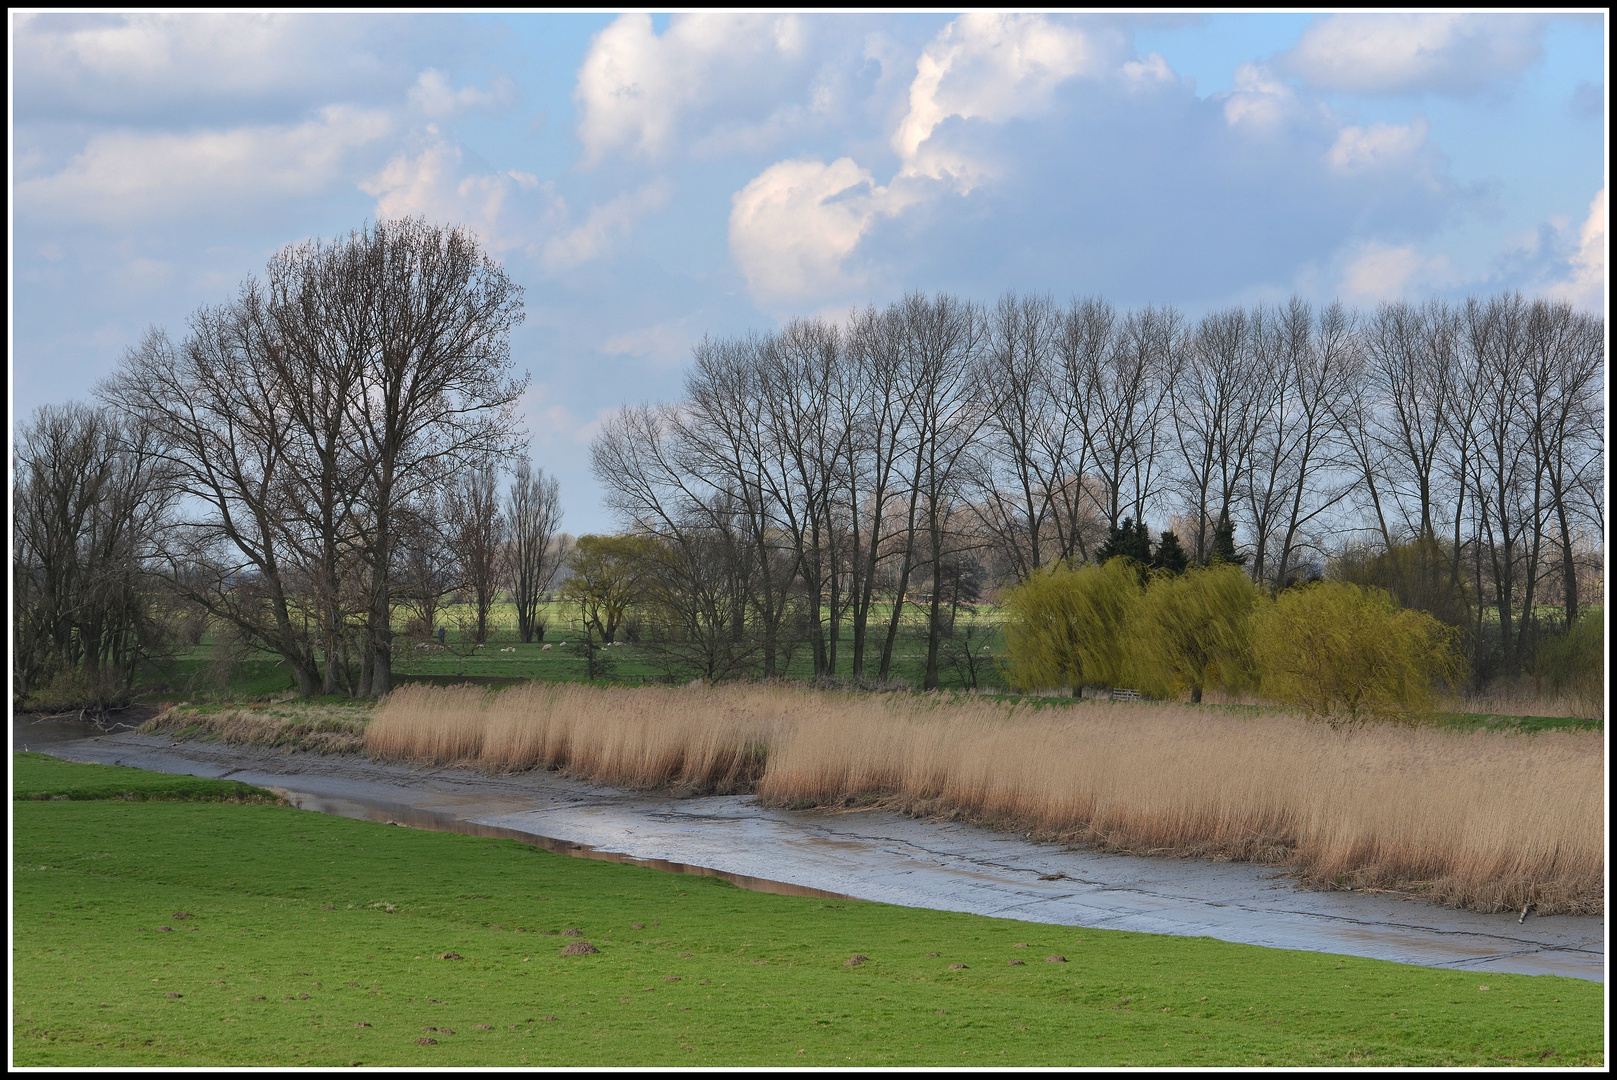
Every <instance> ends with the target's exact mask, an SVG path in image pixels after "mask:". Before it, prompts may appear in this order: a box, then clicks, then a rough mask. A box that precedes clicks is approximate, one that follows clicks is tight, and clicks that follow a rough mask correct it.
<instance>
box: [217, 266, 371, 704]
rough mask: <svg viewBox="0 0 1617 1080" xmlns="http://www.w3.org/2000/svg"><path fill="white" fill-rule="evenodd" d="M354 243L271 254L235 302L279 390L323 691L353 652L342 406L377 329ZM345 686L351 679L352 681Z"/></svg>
mask: <svg viewBox="0 0 1617 1080" xmlns="http://www.w3.org/2000/svg"><path fill="white" fill-rule="evenodd" d="M359 257H360V253H359V252H358V251H356V250H355V249H354V248H352V247H341V246H336V245H333V246H325V245H322V244H319V243H317V242H306V243H303V244H299V245H295V246H290V247H287V248H284V249H282V250H281V251H280V252H277V253H276V254H275V255H274V256H273V257H272V258H271V259H270V262H269V266H268V268H267V270H266V274H265V278H266V281H265V284H264V287H263V289H262V290H260V288H259V287H258V285H257V284H256V283H253V282H249V283H248V284H247V285H246V286H245V287H244V288H243V289H242V293H241V296H240V299H239V300H238V302H237V306H238V309H239V310H240V312H241V315H242V318H243V319H244V321H245V322H246V324H247V326H248V328H249V330H250V333H251V335H252V338H253V344H252V347H253V348H255V349H257V350H259V352H260V353H261V355H262V357H263V362H264V364H265V366H266V368H267V369H268V371H269V372H270V373H271V376H272V377H273V378H274V379H275V380H276V381H277V382H278V383H279V384H280V385H281V386H282V387H284V388H285V389H286V391H287V392H286V394H285V397H284V402H285V407H286V412H285V416H284V417H283V422H284V423H285V425H286V428H287V454H288V457H289V459H290V460H291V465H290V467H288V468H287V469H285V470H284V472H283V475H284V477H285V482H286V484H287V486H288V493H287V499H286V506H287V509H288V511H289V517H288V520H287V521H286V523H285V539H286V542H287V543H288V544H289V545H290V548H291V550H290V552H289V558H290V559H291V560H293V561H295V562H296V563H297V564H299V565H300V566H301V568H302V572H303V576H304V578H305V579H306V580H307V582H308V585H309V590H308V591H309V592H310V594H311V601H310V602H311V603H312V604H313V605H314V607H315V610H316V612H317V618H318V622H319V627H320V631H319V633H320V644H321V652H322V653H323V655H324V657H325V660H326V663H325V666H324V669H323V673H322V674H323V681H322V687H321V689H322V690H323V691H324V692H325V693H327V694H334V693H337V692H338V690H339V683H340V681H341V679H342V678H343V677H344V672H346V669H347V667H348V658H349V656H350V654H351V653H355V652H356V651H357V650H355V649H354V648H353V646H354V642H353V640H352V638H353V632H352V631H353V627H352V615H353V614H354V612H352V611H351V610H349V609H347V608H346V607H345V606H344V599H345V598H347V599H349V600H352V599H354V598H355V597H356V595H357V592H358V590H356V589H354V588H353V582H352V581H351V580H349V579H350V577H351V575H352V572H353V569H354V562H355V554H356V548H355V545H356V540H357V537H358V533H359V530H360V527H361V522H360V520H359V501H360V498H361V488H362V486H363V484H364V482H365V463H364V461H362V460H361V459H360V458H359V457H358V456H357V455H356V452H355V449H356V441H355V439H354V438H353V430H352V428H351V427H350V425H349V404H350V401H351V399H352V398H353V395H354V394H355V392H356V390H357V388H358V385H359V379H360V375H361V371H362V368H363V365H364V363H365V360H366V352H367V348H368V344H367V343H368V341H369V339H370V338H371V337H372V336H373V333H374V330H373V327H372V326H371V325H370V320H371V318H372V316H373V313H372V312H371V311H370V310H369V309H368V307H367V306H366V304H365V303H364V297H363V294H362V293H361V292H360V291H359V290H357V289H355V288H353V285H354V283H355V281H356V280H357V278H358V277H359V276H360V275H359V273H358V271H357V268H356V267H355V266H354V265H353V263H354V261H355V259H357V258H359ZM349 685H350V686H351V685H352V680H351V679H350V680H349Z"/></svg>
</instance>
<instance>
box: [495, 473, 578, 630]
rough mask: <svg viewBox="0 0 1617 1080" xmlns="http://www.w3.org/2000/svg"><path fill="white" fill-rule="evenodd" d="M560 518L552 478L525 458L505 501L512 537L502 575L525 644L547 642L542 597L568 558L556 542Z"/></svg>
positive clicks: (557, 496) (559, 502) (557, 493)
mask: <svg viewBox="0 0 1617 1080" xmlns="http://www.w3.org/2000/svg"><path fill="white" fill-rule="evenodd" d="M561 516H562V510H561V496H560V488H559V487H558V485H557V483H556V478H555V477H553V476H546V475H545V471H544V470H543V469H536V468H534V466H533V464H532V463H531V462H529V461H528V459H526V458H523V459H522V460H520V461H518V462H517V467H516V475H515V477H514V478H513V479H512V481H511V489H510V491H509V493H508V494H507V495H506V501H505V517H506V521H507V523H508V526H509V536H510V540H509V541H508V542H507V544H506V548H505V552H506V563H505V573H506V580H507V581H509V582H510V584H511V591H512V597H513V599H514V600H515V601H516V608H517V631H518V632H519V633H520V634H521V635H522V640H523V642H524V643H526V642H531V641H536V640H537V641H543V640H544V639H545V619H544V615H543V612H544V608H543V602H544V596H545V593H546V592H548V591H549V589H550V587H551V584H552V583H553V582H554V581H555V578H556V571H557V570H558V569H560V568H561V563H562V560H563V559H565V558H566V557H567V552H566V550H565V548H564V545H563V544H561V543H560V542H559V541H560V535H559V534H560V531H561Z"/></svg>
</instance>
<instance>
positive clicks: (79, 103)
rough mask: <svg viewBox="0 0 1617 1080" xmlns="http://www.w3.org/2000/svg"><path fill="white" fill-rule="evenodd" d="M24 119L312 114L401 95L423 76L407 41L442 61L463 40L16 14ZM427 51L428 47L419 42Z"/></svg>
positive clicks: (232, 15) (385, 24) (352, 28)
mask: <svg viewBox="0 0 1617 1080" xmlns="http://www.w3.org/2000/svg"><path fill="white" fill-rule="evenodd" d="M12 19H13V22H12V27H13V58H14V61H15V63H16V83H15V86H16V92H17V94H18V97H19V100H20V102H21V103H22V104H21V105H20V106H19V111H23V110H26V111H27V112H29V113H30V114H38V113H40V112H42V111H43V112H57V111H63V110H66V111H71V112H78V113H82V114H90V115H98V116H128V115H135V114H148V113H153V114H155V113H160V112H166V111H168V110H171V109H172V108H174V107H176V106H177V107H180V108H183V109H185V110H187V111H188V112H192V113H195V112H197V111H206V110H210V109H213V108H214V106H216V105H217V104H218V103H219V102H221V101H225V100H235V101H240V100H241V99H244V98H245V99H255V100H260V101H263V100H268V99H271V98H276V99H283V100H295V101H299V102H302V103H304V104H305V105H307V104H310V103H313V102H316V101H324V102H330V101H332V100H333V99H334V97H340V98H341V99H344V100H349V101H353V100H358V99H362V98H370V99H374V98H375V97H376V96H377V95H378V94H380V95H382V96H390V95H391V94H393V93H396V92H397V91H398V90H399V89H402V84H404V83H406V82H407V81H408V80H409V78H410V77H411V75H412V74H413V72H412V70H411V67H410V60H409V59H408V58H407V56H406V55H404V53H405V52H407V51H414V50H404V49H401V48H400V47H399V46H400V45H401V44H404V43H405V42H406V40H407V39H410V38H421V39H425V38H427V37H429V36H430V38H431V40H432V42H433V44H434V45H435V46H436V50H435V51H436V53H437V54H438V55H440V56H441V55H442V54H443V51H444V45H445V44H446V43H448V42H449V41H450V40H452V39H453V38H455V37H456V36H458V35H460V34H462V33H464V31H463V30H459V29H456V28H455V27H453V26H452V25H445V24H444V23H443V22H442V21H440V20H432V19H426V20H421V19H418V20H378V19H376V18H375V17H374V16H371V15H339V14H327V13H320V14H281V13H270V14H254V13H249V12H223V13H202V12H175V13H157V12H135V13H128V14H93V13H55V12H53V13H49V14H39V15H32V16H13V17H12ZM420 43H421V44H425V41H422V42H420Z"/></svg>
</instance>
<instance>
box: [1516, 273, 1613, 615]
mask: <svg viewBox="0 0 1617 1080" xmlns="http://www.w3.org/2000/svg"><path fill="white" fill-rule="evenodd" d="M1604 339H1605V334H1604V327H1602V326H1601V325H1599V323H1598V321H1597V320H1595V319H1592V318H1590V317H1589V316H1586V315H1580V314H1578V313H1577V312H1575V311H1573V310H1572V308H1571V306H1570V305H1567V304H1552V303H1548V302H1545V301H1542V300H1541V301H1537V302H1535V303H1534V304H1533V308H1532V314H1531V316H1530V317H1529V325H1528V343H1527V348H1528V358H1527V364H1528V371H1527V379H1528V385H1529V387H1530V392H1531V395H1532V400H1533V411H1534V415H1535V418H1536V422H1535V423H1534V436H1535V439H1536V440H1537V458H1538V465H1539V472H1540V475H1541V476H1542V478H1543V485H1544V489H1545V490H1544V498H1545V499H1546V500H1547V502H1548V506H1547V507H1546V509H1547V511H1548V514H1549V515H1550V516H1551V517H1553V519H1554V521H1553V529H1554V533H1555V540H1554V543H1555V544H1556V546H1557V547H1558V549H1559V551H1558V554H1559V556H1560V560H1559V561H1560V567H1559V569H1560V576H1561V582H1560V585H1561V595H1562V605H1563V608H1564V611H1565V626H1566V629H1567V630H1568V631H1570V630H1571V629H1572V627H1573V624H1574V623H1576V622H1577V619H1578V602H1579V597H1578V573H1577V559H1576V555H1575V553H1574V550H1573V537H1574V532H1575V522H1577V520H1578V519H1579V518H1580V517H1586V516H1588V515H1587V514H1586V513H1584V512H1583V508H1582V507H1580V506H1579V505H1578V501H1579V496H1580V494H1581V493H1582V491H1583V490H1584V489H1583V488H1582V486H1581V485H1580V484H1579V483H1578V480H1579V477H1580V476H1582V475H1584V474H1585V473H1586V472H1588V471H1590V470H1591V469H1592V468H1597V467H1598V460H1599V457H1600V454H1601V451H1602V449H1603V447H1602V446H1601V441H1602V440H1601V439H1600V435H1599V430H1600V425H1601V422H1602V421H1603V419H1604V418H1603V416H1602V415H1601V414H1602V412H1603V409H1602V408H1601V403H1600V393H1601V390H1602V382H1603V379H1602V376H1603V373H1604V370H1605V360H1606V351H1605V340H1604ZM1591 436H1593V437H1592V438H1591ZM1546 524H1549V523H1546Z"/></svg>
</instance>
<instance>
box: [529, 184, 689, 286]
mask: <svg viewBox="0 0 1617 1080" xmlns="http://www.w3.org/2000/svg"><path fill="white" fill-rule="evenodd" d="M672 196H673V187H672V185H670V184H669V183H668V182H667V181H663V180H655V181H652V182H651V183H649V184H646V185H644V186H642V187H641V188H639V189H638V190H635V191H631V192H628V193H626V194H623V195H619V196H618V197H617V198H615V199H612V200H610V201H608V202H605V203H602V204H601V205H599V206H596V207H593V208H592V209H591V210H590V212H589V213H588V214H586V215H585V217H584V220H583V221H582V222H580V223H579V224H578V225H576V226H574V227H573V228H571V229H569V230H568V231H567V232H566V233H564V234H563V235H561V236H556V237H552V238H551V239H550V240H548V241H546V243H545V250H544V260H545V265H546V266H547V267H549V268H550V269H551V270H568V269H571V268H572V267H575V266H578V265H580V264H582V263H586V262H590V261H592V260H594V259H599V258H602V257H603V256H606V255H609V254H611V253H612V252H613V251H614V250H615V249H616V248H617V246H618V245H619V244H620V243H622V242H623V241H624V240H625V239H626V238H627V237H628V235H629V231H630V230H631V229H632V228H633V226H634V223H635V222H636V221H637V220H638V219H640V218H641V217H644V216H645V215H646V214H649V213H651V212H653V211H656V210H661V209H662V208H663V207H665V206H667V205H668V200H669V199H670V198H672Z"/></svg>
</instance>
